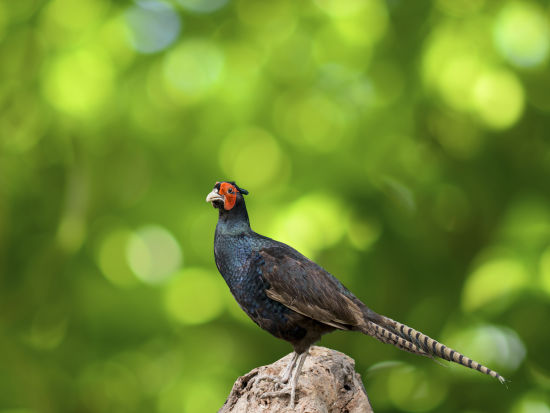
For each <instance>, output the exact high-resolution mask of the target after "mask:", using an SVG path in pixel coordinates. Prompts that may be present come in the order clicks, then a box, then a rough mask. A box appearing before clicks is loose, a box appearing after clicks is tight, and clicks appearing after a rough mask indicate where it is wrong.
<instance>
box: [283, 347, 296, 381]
mask: <svg viewBox="0 0 550 413" xmlns="http://www.w3.org/2000/svg"><path fill="white" fill-rule="evenodd" d="M297 359H298V353H296V352H293V353H292V360H290V362H289V363H288V364H287V366H286V368H285V371H284V372H283V374H282V376H281V383H288V380H290V376H291V375H292V370H294V366H295V365H296V360H297Z"/></svg>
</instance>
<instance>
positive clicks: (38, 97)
mask: <svg viewBox="0 0 550 413" xmlns="http://www.w3.org/2000/svg"><path fill="white" fill-rule="evenodd" d="M549 18H550V7H549V6H548V2H543V1H534V0H533V1H498V2H495V1H488V0H433V1H405V0H387V1H383V0H313V1H305V2H294V1H291V0H286V1H281V0H276V1H256V0H235V1H229V0H171V1H168V0H166V1H165V0H136V1H134V2H130V1H122V2H121V1H118V2H117V1H108V0H79V1H72V0H52V1H44V0H17V1H15V0H2V1H0V59H1V60H0V75H1V78H2V82H1V83H0V108H1V109H0V110H1V116H0V182H1V184H0V285H1V288H0V366H1V368H0V369H1V373H0V412H2V413H8V412H11V413H15V412H18V413H23V412H24V413H39V412H40V413H50V412H52V413H53V412H90V413H91V412H115V411H116V412H159V413H172V412H174V413H175V412H199V413H200V412H212V411H215V410H216V409H217V408H219V407H220V406H221V404H222V403H223V401H224V399H225V396H226V395H227V394H228V393H229V390H230V388H231V385H232V383H233V381H234V380H235V379H236V378H237V377H238V376H239V375H241V374H243V373H245V372H247V371H249V370H250V369H252V368H253V367H255V366H258V365H260V364H266V363H270V362H272V361H274V360H276V359H278V358H279V357H281V356H283V355H284V354H286V353H287V352H289V351H290V346H289V345H288V344H287V343H284V342H280V341H278V340H276V339H274V338H272V337H271V336H269V335H268V334H267V333H265V332H263V331H261V330H260V329H259V328H258V327H256V326H255V325H254V324H253V323H252V322H251V321H249V320H248V319H247V318H246V316H244V314H243V313H242V311H241V310H240V309H239V308H238V306H237V304H236V303H235V302H234V300H233V298H232V296H231V295H230V293H229V291H228V289H227V287H226V285H225V283H224V281H223V279H222V278H221V277H220V276H219V275H218V274H217V271H216V267H215V265H214V260H213V253H212V244H213V234H214V227H215V224H216V220H217V215H216V211H214V210H212V208H211V207H210V206H209V205H208V204H206V203H205V202H204V199H205V196H206V194H207V193H208V192H209V191H210V190H211V188H212V186H213V184H214V182H215V181H217V180H221V179H234V180H236V181H237V182H238V183H239V185H242V186H243V187H244V188H247V189H248V190H250V192H251V194H250V195H249V196H248V198H247V202H248V208H249V212H250V215H251V219H252V226H253V228H254V229H255V230H257V231H258V232H260V233H263V234H265V235H268V236H272V237H275V238H278V239H281V240H282V241H286V242H289V243H290V244H291V245H294V246H296V247H297V248H298V249H299V250H301V251H302V252H304V253H306V254H307V255H309V256H310V257H311V258H313V259H315V260H316V261H318V262H319V263H320V264H322V265H323V266H324V267H325V268H327V269H328V270H329V271H331V272H332V273H334V274H335V275H336V276H338V277H339V278H340V279H341V280H342V281H343V282H344V283H345V284H346V285H347V286H348V287H350V288H351V289H352V290H353V291H354V292H355V294H356V295H357V296H359V297H360V298H361V299H363V300H364V301H365V302H366V303H367V305H369V306H370V307H371V308H373V309H374V310H375V311H378V312H380V313H382V314H385V315H388V316H390V317H392V318H395V319H397V320H400V321H402V322H404V323H407V324H409V325H411V326H414V327H415V328H418V329H420V330H421V331H423V332H425V333H427V334H429V335H431V336H433V337H435V338H438V339H440V340H442V341H443V342H445V343H446V344H448V345H450V346H452V347H454V348H456V349H458V350H460V351H463V352H464V353H466V354H468V355H470V356H472V357H474V358H475V359H478V360H479V361H481V362H484V364H487V365H488V366H490V367H491V368H494V369H496V370H497V371H499V372H500V373H502V374H503V375H504V376H505V377H507V378H509V379H511V381H512V382H511V383H510V384H509V385H508V388H506V387H504V386H501V385H499V384H498V382H496V381H495V380H492V379H490V378H488V377H485V376H482V375H481V374H479V373H477V372H473V371H469V370H467V369H465V368H462V367H460V366H457V367H456V368H454V367H452V368H444V367H441V366H440V365H438V364H436V363H433V362H430V361H429V360H426V359H423V358H420V357H415V356H412V355H409V354H406V353H404V352H400V351H398V350H396V349H394V348H392V347H390V346H387V345H382V344H380V343H377V342H375V340H373V339H370V338H368V337H365V336H362V335H359V334H352V333H342V332H340V333H333V334H331V335H329V336H326V337H324V338H323V340H322V341H321V344H322V345H326V346H329V347H332V348H335V349H338V350H341V351H343V352H346V353H347V354H350V355H351V356H352V357H354V358H355V359H356V361H357V368H358V371H359V372H361V373H362V374H363V377H364V379H365V382H366V387H367V391H368V393H369V396H370V397H371V400H372V403H373V405H374V407H375V409H376V411H378V412H390V411H403V412H427V411H441V412H472V413H473V412H479V413H481V412H510V413H528V412H550V396H549V393H550V357H549V356H548V343H549V342H550V331H549V329H548V324H547V323H548V320H549V319H550V305H549V302H550V202H549V201H550V185H549V183H550V134H549V132H548V130H549V129H550V121H549V119H550V118H549V112H550V68H549V63H548V60H549V53H550V20H549Z"/></svg>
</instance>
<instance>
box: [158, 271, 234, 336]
mask: <svg viewBox="0 0 550 413" xmlns="http://www.w3.org/2000/svg"><path fill="white" fill-rule="evenodd" d="M224 287H225V284H224V283H223V280H222V279H221V277H220V276H218V275H217V274H213V273H212V272H210V271H207V270H205V269H202V268H187V269H185V270H183V271H181V272H180V273H178V274H177V276H175V277H174V278H173V279H172V280H171V282H170V283H169V284H168V285H166V289H165V294H164V308H165V309H166V312H167V313H168V315H170V316H171V317H172V318H173V319H174V320H176V321H178V322H180V323H183V324H191V325H192V324H203V323H206V322H208V321H211V320H213V319H214V318H216V317H218V316H219V315H220V314H221V313H222V311H223V309H224V303H225V299H224V294H226V293H227V291H226V289H225V288H224Z"/></svg>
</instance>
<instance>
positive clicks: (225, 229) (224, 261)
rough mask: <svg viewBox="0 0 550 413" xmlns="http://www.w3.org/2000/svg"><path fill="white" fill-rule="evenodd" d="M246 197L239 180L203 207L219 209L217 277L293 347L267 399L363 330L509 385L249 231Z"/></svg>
mask: <svg viewBox="0 0 550 413" xmlns="http://www.w3.org/2000/svg"><path fill="white" fill-rule="evenodd" d="M244 195H248V191H247V190H245V189H243V188H241V187H239V186H238V185H237V184H236V183H235V182H234V181H221V182H216V184H215V185H214V188H213V189H212V191H211V192H210V193H209V194H208V195H207V197H206V202H209V203H211V204H212V206H213V207H214V208H216V209H218V210H219V215H218V222H217V225H216V231H215V236H214V258H215V262H216V266H217V268H218V271H219V272H220V274H221V275H222V277H223V278H224V280H225V282H226V283H227V285H228V287H229V290H230V291H231V293H232V294H233V296H234V298H235V300H236V301H237V303H238V304H239V306H240V307H241V308H242V310H244V312H245V313H246V314H247V315H248V316H249V317H250V318H251V319H252V321H254V322H255V323H256V324H257V325H258V326H259V327H261V328H262V329H264V330H266V331H268V332H269V333H271V334H272V335H274V336H275V337H277V338H280V339H283V340H286V341H287V342H289V343H290V344H291V345H292V347H293V349H294V351H293V355H292V357H291V360H290V362H289V363H288V365H287V366H286V368H285V370H284V372H283V373H282V375H281V376H280V377H277V376H265V377H258V378H257V379H258V380H262V379H265V380H272V381H274V382H275V383H276V385H277V389H279V390H276V391H271V392H266V393H264V394H263V397H276V396H285V395H286V396H290V400H289V406H290V407H291V408H293V407H294V405H295V402H296V389H297V385H298V378H299V376H300V373H301V370H302V366H303V364H304V361H305V359H306V357H307V354H308V349H309V347H310V346H311V345H313V344H314V343H315V342H316V341H318V340H319V339H320V338H321V336H323V335H324V334H327V333H330V332H332V331H335V330H345V331H358V332H361V333H363V334H366V335H369V336H371V337H374V338H376V339H378V340H379V341H381V342H383V343H387V344H391V345H393V346H395V347H397V348H399V349H401V350H404V351H407V352H409V353H413V354H417V355H420V356H425V357H429V358H432V359H436V358H441V359H444V360H448V361H451V362H454V363H457V364H461V365H463V366H466V367H469V368H471V369H474V370H478V371H480V372H481V373H483V374H486V375H489V376H491V377H494V378H496V379H498V380H499V381H500V382H501V383H505V382H506V380H505V379H504V378H503V377H502V376H501V375H500V374H499V373H497V372H496V371H494V370H491V369H489V368H487V367H485V366H484V365H482V364H480V363H478V362H477V361H474V360H472V359H471V358H469V357H467V356H465V355H463V354H461V353H459V352H458V351H456V350H453V349H452V348H450V347H447V346H445V345H443V344H441V343H439V342H438V341H436V340H434V339H432V338H430V337H428V336H427V335H425V334H423V333H421V332H420V331H417V330H415V329H413V328H411V327H409V326H407V325H405V324H402V323H400V322H398V321H395V320H392V319H391V318H389V317H386V316H383V315H380V314H378V313H376V312H374V311H373V310H371V309H370V308H368V307H367V306H366V305H365V304H364V303H363V302H362V301H361V300H359V299H358V298H357V297H356V296H355V295H353V293H352V292H351V291H349V290H348V289H347V288H346V287H344V285H343V284H342V283H341V282H340V281H339V280H338V279H337V278H336V277H334V276H333V275H332V274H330V273H329V272H328V271H326V270H325V269H323V268H322V267H321V266H319V265H318V264H316V263H315V262H313V261H312V260H310V259H309V258H307V257H305V256H304V255H302V254H301V253H299V252H298V251H297V250H295V249H294V248H292V247H290V246H288V245H286V244H284V243H282V242H279V241H276V240H274V239H271V238H268V237H266V236H263V235H260V234H258V233H256V232H254V231H253V230H252V229H251V227H250V220H249V217H248V212H247V209H246V204H245V200H244Z"/></svg>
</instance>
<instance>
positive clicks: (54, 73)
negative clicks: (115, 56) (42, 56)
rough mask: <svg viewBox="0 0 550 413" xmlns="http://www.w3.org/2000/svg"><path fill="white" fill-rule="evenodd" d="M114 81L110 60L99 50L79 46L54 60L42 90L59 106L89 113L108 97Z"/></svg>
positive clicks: (80, 113)
mask: <svg viewBox="0 0 550 413" xmlns="http://www.w3.org/2000/svg"><path fill="white" fill-rule="evenodd" d="M113 81H114V71H113V68H112V66H111V62H110V61H109V60H108V59H107V57H106V56H105V55H104V54H103V53H102V52H101V51H97V50H86V49H80V50H78V51H76V52H73V53H69V54H66V55H62V56H60V57H58V58H57V59H55V60H53V62H52V63H51V65H50V66H49V68H47V70H46V72H45V77H44V79H43V91H44V95H45V97H46V99H47V100H48V101H49V102H50V103H51V104H52V105H53V106H54V107H55V108H57V109H58V110H60V111H63V112H66V113H68V114H71V115H74V116H77V117H88V116H90V115H93V114H94V113H95V112H96V111H97V110H98V109H99V108H101V107H102V106H103V104H104V103H105V102H106V101H107V98H108V97H109V96H110V94H111V91H112V88H113Z"/></svg>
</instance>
